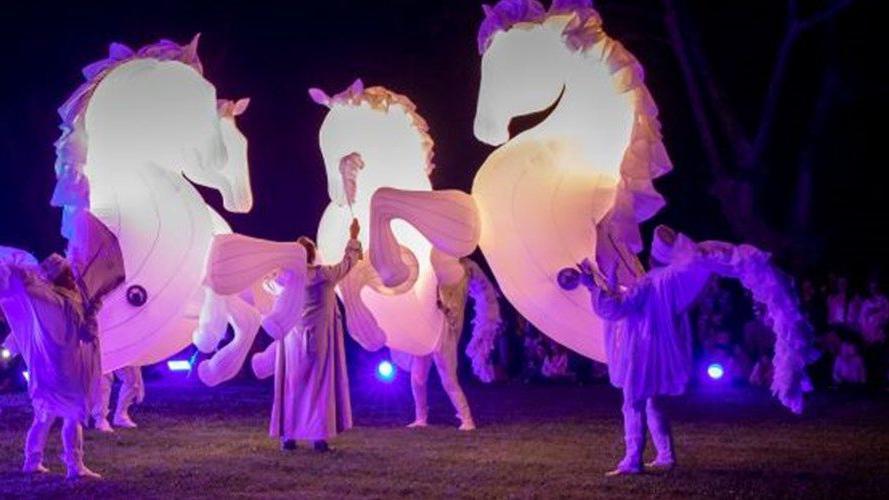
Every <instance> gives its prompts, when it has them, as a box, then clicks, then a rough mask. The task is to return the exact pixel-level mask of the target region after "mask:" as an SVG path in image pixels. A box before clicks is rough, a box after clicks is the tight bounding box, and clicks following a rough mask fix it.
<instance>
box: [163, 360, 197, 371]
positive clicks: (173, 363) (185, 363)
mask: <svg viewBox="0 0 889 500" xmlns="http://www.w3.org/2000/svg"><path fill="white" fill-rule="evenodd" d="M167 369H168V370H170V371H171V372H187V371H191V361H189V360H187V359H171V360H169V361H167Z"/></svg>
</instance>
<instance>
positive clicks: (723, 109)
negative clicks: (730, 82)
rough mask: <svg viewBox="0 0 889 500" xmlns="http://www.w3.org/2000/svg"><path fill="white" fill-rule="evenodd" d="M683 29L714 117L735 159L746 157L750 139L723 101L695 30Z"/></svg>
mask: <svg viewBox="0 0 889 500" xmlns="http://www.w3.org/2000/svg"><path fill="white" fill-rule="evenodd" d="M685 31H686V32H689V33H691V35H690V40H689V43H688V45H687V46H688V47H689V50H690V51H691V57H692V59H693V60H694V63H695V67H696V68H697V70H698V72H697V73H698V75H699V76H700V77H701V80H702V81H703V85H704V88H705V89H706V91H707V97H709V99H710V104H711V106H712V107H713V110H714V111H715V112H716V118H717V120H718V121H719V124H720V125H721V128H722V133H723V134H725V135H726V137H727V138H728V142H729V146H731V148H732V152H733V153H734V156H735V158H736V160H741V159H744V158H748V157H749V156H750V148H751V144H750V139H749V137H748V136H747V132H746V131H745V130H744V127H743V126H742V125H741V123H740V121H739V120H738V118H737V115H736V114H735V113H734V111H733V110H732V109H731V106H729V104H728V103H727V102H726V101H725V97H724V95H723V93H722V90H721V89H720V87H719V85H718V84H717V82H716V77H715V76H714V75H713V72H712V71H711V70H710V64H709V62H708V61H707V56H706V55H705V54H704V51H703V50H702V49H701V42H700V39H699V36H698V34H697V31H695V30H690V29H686V30H685Z"/></svg>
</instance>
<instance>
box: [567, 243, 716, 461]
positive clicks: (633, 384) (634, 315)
mask: <svg viewBox="0 0 889 500" xmlns="http://www.w3.org/2000/svg"><path fill="white" fill-rule="evenodd" d="M680 237H681V236H680ZM676 239H677V235H676V233H675V232H673V230H672V229H670V228H668V227H666V226H659V227H658V228H657V229H656V230H655V235H654V238H653V239H652V248H651V267H652V269H651V270H650V271H649V272H648V273H647V274H645V275H643V276H642V277H640V278H639V280H638V281H637V282H635V283H634V284H633V285H631V286H630V287H628V288H623V287H618V286H617V285H616V277H615V270H614V269H612V270H611V272H610V273H609V274H610V276H609V277H608V280H607V281H608V283H607V285H603V284H601V283H600V282H597V281H596V280H594V279H593V270H592V266H591V264H590V263H589V261H584V264H583V265H582V267H583V270H584V275H583V277H582V283H583V284H584V285H585V286H587V287H588V288H589V290H590V293H591V295H592V305H593V309H594V310H595V312H596V314H598V315H599V316H600V317H602V319H604V320H606V325H605V350H606V356H607V358H608V371H609V376H610V379H611V383H612V384H613V385H614V386H615V387H619V388H621V389H622V390H623V397H624V402H623V415H624V438H625V441H626V455H625V456H624V459H623V460H622V461H621V462H620V463H619V464H618V466H617V468H616V469H615V470H613V471H611V472H609V473H608V475H622V474H637V473H639V472H641V471H642V453H643V451H644V448H645V426H646V421H647V426H648V431H649V432H650V433H651V437H652V441H653V442H654V446H655V448H656V449H657V457H656V458H655V460H654V461H653V462H651V463H649V464H647V465H648V466H650V467H655V468H663V469H669V468H671V467H673V465H674V463H675V458H674V455H673V440H672V436H671V434H670V427H669V424H668V422H667V418H666V416H665V415H664V413H663V408H662V396H674V395H679V394H682V393H683V392H684V391H685V386H686V384H687V382H688V380H689V376H690V373H691V367H692V358H691V357H692V345H691V333H690V328H689V322H688V319H687V317H686V311H687V309H688V307H689V306H690V305H691V303H692V302H693V301H694V298H695V296H696V295H697V292H698V291H699V290H700V288H701V287H700V286H699V284H700V283H702V282H703V280H705V279H706V278H707V276H709V272H707V271H704V270H701V269H695V268H692V267H690V266H686V265H678V264H677V265H671V253H672V250H673V245H674V243H675V241H676ZM599 281H601V280H599Z"/></svg>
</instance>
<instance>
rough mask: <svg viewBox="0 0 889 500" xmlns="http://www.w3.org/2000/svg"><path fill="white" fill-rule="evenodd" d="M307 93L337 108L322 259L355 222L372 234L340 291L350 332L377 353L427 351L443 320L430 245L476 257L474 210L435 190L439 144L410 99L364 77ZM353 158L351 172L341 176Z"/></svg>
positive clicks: (324, 139)
mask: <svg viewBox="0 0 889 500" xmlns="http://www.w3.org/2000/svg"><path fill="white" fill-rule="evenodd" d="M310 95H311V96H312V98H313V99H314V100H315V101H316V102H318V103H320V104H323V105H325V106H327V107H329V108H330V112H329V113H327V115H326V116H325V118H324V122H323V123H322V125H321V130H320V133H319V142H320V146H321V153H322V156H323V157H324V163H325V166H326V172H327V181H328V191H329V193H330V198H331V203H330V205H328V207H327V209H326V210H325V211H324V215H323V216H322V218H321V223H320V224H319V227H318V247H319V249H320V250H321V254H322V255H338V254H339V252H340V251H341V250H342V248H343V247H344V246H345V244H346V239H347V235H348V231H347V228H348V226H349V224H350V221H351V219H352V217H353V215H354V217H355V218H357V219H358V221H359V222H360V224H361V226H362V227H363V228H366V230H365V231H362V233H361V236H360V238H361V240H362V243H363V244H364V245H365V247H366V248H368V256H367V257H368V258H367V259H364V260H362V261H360V262H359V263H358V264H357V265H356V266H355V267H354V268H353V269H352V271H351V273H350V274H349V275H348V276H347V277H346V278H345V279H344V280H343V281H341V282H340V284H339V286H338V287H337V290H338V293H339V295H340V297H341V298H342V300H343V303H344V305H345V309H346V320H347V323H348V327H349V333H350V334H351V335H352V336H353V337H354V338H355V339H356V340H357V341H358V342H359V343H360V344H361V345H362V346H364V347H365V348H367V349H370V350H375V349H379V348H380V347H382V346H384V345H386V346H388V347H391V348H394V349H398V350H400V351H404V352H407V353H410V354H414V355H425V354H428V353H430V352H432V351H433V350H434V348H435V346H436V345H437V343H438V339H439V336H440V333H441V332H440V329H439V328H437V326H436V325H441V322H442V318H441V312H440V311H439V310H438V308H437V307H436V305H435V303H436V263H434V262H433V261H432V259H431V255H432V252H433V248H436V249H438V251H439V252H440V253H441V254H442V255H441V257H440V260H441V261H443V262H450V261H456V260H457V259H458V258H459V257H462V256H463V255H466V254H468V253H470V252H472V251H473V249H474V248H475V246H476V242H477V239H478V233H479V226H478V217H477V215H476V211H475V204H474V202H473V201H472V200H471V198H470V197H469V196H468V195H466V194H465V193H460V192H458V191H432V186H431V184H430V182H429V177H428V174H429V172H430V171H431V169H432V163H431V157H432V139H431V138H430V137H429V135H428V134H427V126H426V123H425V121H423V119H422V118H421V117H420V116H419V115H417V114H416V112H415V107H414V105H413V103H411V102H410V100H409V99H407V98H406V97H404V96H400V95H398V94H395V93H393V92H391V91H389V90H386V89H384V88H382V87H370V88H367V89H365V88H364V86H363V84H362V83H361V81H360V80H358V81H356V82H355V83H354V84H353V85H352V86H351V87H349V88H348V89H346V91H344V92H342V93H340V94H337V95H335V96H333V97H329V96H327V94H325V93H324V92H323V91H320V90H318V89H312V90H311V91H310ZM356 155H357V157H356ZM346 158H352V160H349V162H350V163H352V166H351V167H349V168H343V169H341V166H342V165H343V161H344V159H346ZM359 161H360V163H361V164H363V167H361V168H360V169H359V168H356V166H357V165H358V164H359ZM353 200H354V201H353ZM350 201H353V202H352V203H350ZM367 228H369V230H368V229H367ZM441 265H445V264H441Z"/></svg>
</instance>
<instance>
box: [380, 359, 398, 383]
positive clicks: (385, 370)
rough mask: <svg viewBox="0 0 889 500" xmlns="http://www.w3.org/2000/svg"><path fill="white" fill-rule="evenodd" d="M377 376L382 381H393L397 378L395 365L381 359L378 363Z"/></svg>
mask: <svg viewBox="0 0 889 500" xmlns="http://www.w3.org/2000/svg"><path fill="white" fill-rule="evenodd" d="M377 378H378V379H379V380H380V381H382V382H386V383H389V382H392V380H394V379H395V366H393V365H392V363H390V362H389V361H381V362H380V364H378V365H377Z"/></svg>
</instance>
